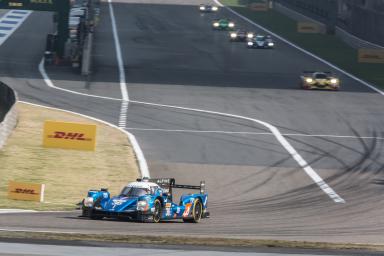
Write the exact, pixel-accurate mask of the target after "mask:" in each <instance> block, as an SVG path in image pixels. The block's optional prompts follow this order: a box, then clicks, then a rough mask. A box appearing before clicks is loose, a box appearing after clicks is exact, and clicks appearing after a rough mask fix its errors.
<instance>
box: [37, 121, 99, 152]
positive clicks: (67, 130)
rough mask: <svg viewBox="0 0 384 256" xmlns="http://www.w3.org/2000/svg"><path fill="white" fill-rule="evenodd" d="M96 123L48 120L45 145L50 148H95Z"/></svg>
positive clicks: (45, 128)
mask: <svg viewBox="0 0 384 256" xmlns="http://www.w3.org/2000/svg"><path fill="white" fill-rule="evenodd" d="M96 128H97V127H96V125H93V124H80V123H69V122H57V121H46V122H45V123H44V138H43V145H44V147H48V148H64V149H77V150H95V148H96Z"/></svg>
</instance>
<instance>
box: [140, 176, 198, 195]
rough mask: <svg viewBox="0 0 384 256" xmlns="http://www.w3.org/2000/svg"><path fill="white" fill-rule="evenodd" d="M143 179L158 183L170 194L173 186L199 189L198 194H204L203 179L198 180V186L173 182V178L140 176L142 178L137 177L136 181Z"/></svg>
mask: <svg viewBox="0 0 384 256" xmlns="http://www.w3.org/2000/svg"><path fill="white" fill-rule="evenodd" d="M144 180H147V181H149V182H153V183H156V184H157V185H159V186H160V187H162V188H163V189H166V190H168V191H167V192H168V193H170V194H172V189H173V188H180V189H194V190H199V191H200V194H205V181H200V186H195V185H181V184H175V179H174V178H155V179H148V178H142V179H137V181H144Z"/></svg>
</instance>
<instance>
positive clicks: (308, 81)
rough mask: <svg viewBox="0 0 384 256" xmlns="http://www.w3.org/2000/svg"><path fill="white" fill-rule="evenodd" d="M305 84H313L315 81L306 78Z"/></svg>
mask: <svg viewBox="0 0 384 256" xmlns="http://www.w3.org/2000/svg"><path fill="white" fill-rule="evenodd" d="M305 82H307V83H312V82H313V79H312V78H306V79H305Z"/></svg>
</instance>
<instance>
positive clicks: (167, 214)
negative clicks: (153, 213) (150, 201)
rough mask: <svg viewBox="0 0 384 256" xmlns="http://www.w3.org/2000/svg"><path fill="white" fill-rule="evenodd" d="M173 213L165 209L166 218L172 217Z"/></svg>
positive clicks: (169, 209)
mask: <svg viewBox="0 0 384 256" xmlns="http://www.w3.org/2000/svg"><path fill="white" fill-rule="evenodd" d="M171 215H172V213H171V208H165V216H167V217H168V216H171Z"/></svg>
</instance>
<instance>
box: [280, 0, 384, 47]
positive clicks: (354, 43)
mask: <svg viewBox="0 0 384 256" xmlns="http://www.w3.org/2000/svg"><path fill="white" fill-rule="evenodd" d="M281 2H286V0H279V1H277V2H275V3H274V9H275V10H276V11H278V12H280V13H282V14H284V15H285V16H288V17H290V18H291V19H293V20H297V21H308V22H314V23H317V24H319V25H320V26H321V28H322V30H324V31H325V30H326V24H324V23H322V22H321V21H320V19H319V18H317V19H316V18H315V17H314V15H311V16H306V15H304V14H303V13H301V12H299V11H298V10H297V9H291V8H289V7H287V6H286V5H284V4H282V3H281ZM383 21H384V19H383ZM383 27H384V24H383ZM383 33H384V31H383ZM335 34H336V35H337V36H338V37H339V38H340V39H342V40H343V41H344V42H345V43H347V44H348V45H349V46H351V47H353V48H355V49H360V48H369V49H384V47H383V46H381V45H378V44H375V43H372V42H369V41H366V40H364V39H362V38H359V37H357V36H355V35H353V34H351V33H349V32H348V31H347V30H345V29H343V27H340V26H336V28H335ZM383 37H384V35H383Z"/></svg>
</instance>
